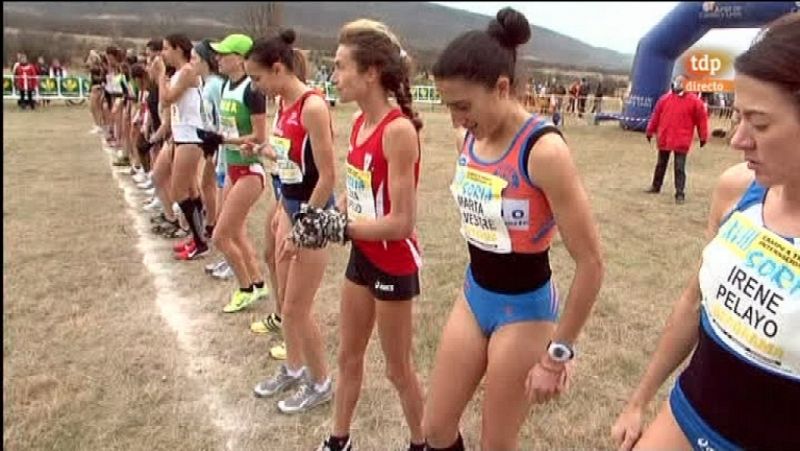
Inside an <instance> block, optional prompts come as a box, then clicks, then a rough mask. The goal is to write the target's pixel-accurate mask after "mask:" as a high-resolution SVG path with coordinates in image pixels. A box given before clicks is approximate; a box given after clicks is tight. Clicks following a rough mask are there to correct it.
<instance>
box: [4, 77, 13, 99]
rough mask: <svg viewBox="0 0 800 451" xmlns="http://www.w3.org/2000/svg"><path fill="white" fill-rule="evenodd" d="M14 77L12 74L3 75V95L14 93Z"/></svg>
mask: <svg viewBox="0 0 800 451" xmlns="http://www.w3.org/2000/svg"><path fill="white" fill-rule="evenodd" d="M13 80H14V78H13V77H12V76H11V75H4V76H3V95H4V96H10V95H12V94H14V81H13Z"/></svg>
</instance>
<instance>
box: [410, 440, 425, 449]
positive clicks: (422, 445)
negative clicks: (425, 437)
mask: <svg viewBox="0 0 800 451" xmlns="http://www.w3.org/2000/svg"><path fill="white" fill-rule="evenodd" d="M408 451H425V442H422V443H414V442H410V443H409V444H408Z"/></svg>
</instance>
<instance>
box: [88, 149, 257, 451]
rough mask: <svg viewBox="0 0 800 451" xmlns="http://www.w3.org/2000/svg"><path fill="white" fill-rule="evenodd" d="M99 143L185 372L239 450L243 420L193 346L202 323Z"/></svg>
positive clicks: (208, 361)
mask: <svg viewBox="0 0 800 451" xmlns="http://www.w3.org/2000/svg"><path fill="white" fill-rule="evenodd" d="M100 142H101V145H102V147H103V149H104V150H105V152H106V153H107V154H108V156H109V166H110V167H111V174H112V175H113V177H114V180H116V181H117V184H118V185H119V188H120V189H121V190H122V192H123V194H124V197H125V201H126V202H127V204H128V208H126V210H127V212H128V214H129V215H130V217H131V219H132V220H133V224H134V227H135V228H136V231H137V233H138V235H139V239H138V243H137V248H138V249H139V252H141V254H142V263H144V266H145V268H147V270H148V271H149V272H150V275H151V276H152V277H153V284H154V286H155V290H156V298H155V303H156V305H157V306H158V309H159V312H160V313H161V316H162V317H163V318H164V320H165V321H166V322H167V324H169V326H170V328H171V329H172V330H173V332H175V334H176V335H177V337H178V343H179V345H180V347H181V349H183V351H184V352H186V353H187V354H188V355H189V356H190V361H191V364H190V365H189V367H187V368H186V372H187V374H188V376H189V377H190V378H191V379H194V380H195V381H196V382H198V384H199V385H200V386H201V390H200V392H201V393H202V398H203V401H204V402H205V403H206V404H207V405H208V407H209V413H210V414H211V417H212V421H213V423H214V425H215V426H216V427H217V428H219V429H220V430H221V432H222V434H223V436H224V437H225V448H226V449H228V450H236V449H239V448H240V447H239V446H237V437H238V436H239V435H240V434H241V433H242V432H244V430H245V425H246V424H247V422H246V421H245V420H244V418H240V417H241V414H240V413H237V411H236V410H235V409H233V408H231V407H229V406H227V405H226V404H225V402H224V401H223V397H222V395H221V393H220V392H219V390H218V389H216V388H215V387H216V384H215V383H213V382H212V381H209V378H208V377H205V375H208V374H215V373H219V372H221V371H222V367H221V365H220V364H218V363H217V362H216V361H215V360H214V358H213V357H210V356H206V355H203V353H202V352H201V350H200V349H199V347H198V346H197V342H198V340H197V336H198V335H199V334H198V332H199V331H202V330H203V326H202V325H201V324H198V321H197V320H196V319H192V318H191V317H190V316H189V315H188V314H187V311H186V309H185V306H190V305H192V302H190V301H189V299H187V298H186V297H185V296H181V295H180V293H179V290H178V288H177V285H176V283H175V282H173V280H175V278H174V277H172V275H171V274H170V270H169V268H168V267H167V265H165V264H164V262H162V261H161V259H159V257H158V253H159V251H161V250H162V249H163V248H164V245H163V243H160V242H159V241H158V240H156V239H154V238H153V237H152V235H151V233H150V225H149V224H148V220H147V218H146V217H144V216H143V215H141V214H139V212H138V207H139V205H138V203H139V201H138V200H137V197H136V187H134V186H133V185H132V184H131V183H126V182H125V181H124V180H123V178H122V177H120V174H121V173H125V172H127V171H128V170H129V169H128V168H127V167H126V168H125V169H124V170H120V169H118V168H117V167H115V166H114V165H113V164H112V159H113V150H111V149H110V148H109V147H108V146H107V145H106V144H105V142H104V141H103V140H102V139H101V140H100ZM194 304H196V302H194Z"/></svg>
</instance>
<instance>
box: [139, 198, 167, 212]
mask: <svg viewBox="0 0 800 451" xmlns="http://www.w3.org/2000/svg"><path fill="white" fill-rule="evenodd" d="M163 209H164V206H163V205H161V200H159V199H158V198H157V197H156V198H154V199H153V201H152V202H150V203H149V204H147V205H145V206H144V210H145V211H156V210H163Z"/></svg>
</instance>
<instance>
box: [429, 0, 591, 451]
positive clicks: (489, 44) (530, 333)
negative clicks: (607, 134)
mask: <svg viewBox="0 0 800 451" xmlns="http://www.w3.org/2000/svg"><path fill="white" fill-rule="evenodd" d="M530 35H531V32H530V25H529V24H528V21H527V19H526V18H525V17H524V16H523V15H522V14H520V13H519V12H517V11H515V10H513V9H511V8H504V9H502V10H501V11H499V12H498V13H497V17H496V19H495V20H492V21H491V22H490V23H489V27H488V29H487V30H485V31H477V30H475V31H469V32H467V33H464V34H462V35H461V36H459V37H458V38H456V39H455V40H454V41H453V42H451V43H450V44H449V45H448V46H447V48H446V49H445V50H444V52H442V54H441V55H440V56H439V58H438V61H437V62H436V64H435V65H434V66H433V75H434V77H435V82H436V87H437V89H438V90H439V93H440V94H441V98H442V101H443V102H444V104H445V105H447V107H448V109H449V110H450V114H451V116H452V120H453V123H454V125H456V126H458V127H460V128H462V129H465V130H462V131H461V132H460V133H459V137H458V151H459V153H460V155H459V157H458V164H457V166H456V171H455V177H454V179H453V182H452V184H451V187H450V189H451V191H452V194H453V196H454V198H455V200H456V202H457V205H458V208H459V211H460V213H461V214H460V216H461V221H462V222H461V234H462V235H463V236H464V238H465V239H466V241H467V247H468V250H469V255H470V264H469V266H468V268H467V271H466V277H465V278H466V280H465V282H464V288H463V292H462V294H460V295H459V296H458V298H457V299H456V302H455V304H454V306H453V308H452V311H451V312H450V317H449V318H448V320H447V324H446V326H445V328H444V331H443V333H442V338H441V341H440V343H439V349H438V352H437V355H436V362H435V366H434V368H433V371H432V373H431V378H430V388H429V393H428V399H427V405H426V406H425V419H424V422H423V425H424V430H425V435H426V438H427V442H428V449H430V450H452V451H455V450H463V449H465V448H464V442H463V439H462V437H461V434H460V433H459V421H460V418H461V416H462V414H463V412H464V409H465V408H466V406H467V404H468V403H469V401H470V399H471V398H472V396H473V395H474V393H475V390H476V388H477V387H478V384H480V382H481V379H483V378H484V377H485V385H484V396H483V408H482V411H483V415H482V422H481V424H482V430H481V438H480V441H481V448H482V449H485V450H501V449H502V450H513V449H518V448H519V443H518V435H519V431H520V428H521V426H522V423H523V422H524V420H525V417H526V416H527V414H528V412H529V410H530V407H531V403H532V402H533V403H545V402H547V401H549V400H551V399H553V398H555V397H556V396H558V395H560V394H561V393H562V392H563V391H564V390H565V389H566V388H567V385H568V384H567V382H568V375H569V371H568V370H569V363H570V361H571V360H572V359H573V358H574V356H575V350H574V344H575V341H576V340H577V338H578V335H579V333H580V331H581V329H582V328H583V325H584V323H585V322H586V320H587V319H588V317H589V314H590V311H591V309H592V305H593V304H594V301H595V298H596V296H597V293H598V291H599V289H600V285H601V282H602V278H603V261H602V257H601V253H600V241H599V238H598V232H597V227H596V226H595V222H594V219H593V218H592V213H591V210H590V207H589V201H588V198H587V196H586V193H585V191H584V189H583V186H582V184H581V181H580V178H579V177H578V172H577V170H576V168H575V164H574V162H573V160H572V156H571V152H570V149H569V147H567V145H566V144H565V142H564V140H563V138H562V137H561V133H560V132H559V130H558V129H557V128H556V127H555V126H554V125H553V124H551V123H550V122H548V121H546V120H545V119H543V118H542V117H540V116H538V115H536V114H531V113H529V112H527V111H526V110H525V108H524V106H523V105H522V104H521V103H520V101H519V100H518V99H516V98H515V97H514V94H513V93H514V83H515V81H516V77H515V65H516V64H515V63H516V60H517V47H519V46H520V45H522V44H523V43H525V42H527V41H528V40H529V39H530ZM464 131H465V132H464ZM556 226H558V228H559V229H560V233H561V236H562V237H563V240H564V244H565V246H566V249H567V251H568V252H569V254H570V256H571V257H572V259H573V260H574V261H575V274H574V277H573V280H572V285H571V288H570V291H569V295H568V296H567V300H566V306H565V308H564V312H563V317H562V318H561V320H560V321H557V319H558V306H559V300H558V295H557V294H556V287H555V284H554V283H553V281H552V280H551V269H550V263H549V257H548V255H549V249H550V244H551V241H552V239H553V236H554V235H555V232H556Z"/></svg>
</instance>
